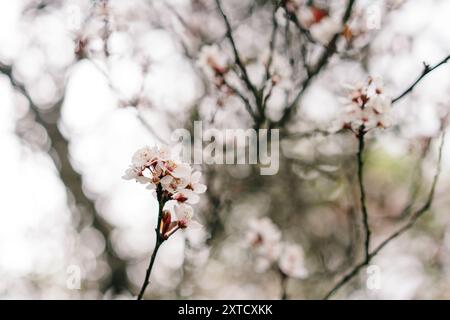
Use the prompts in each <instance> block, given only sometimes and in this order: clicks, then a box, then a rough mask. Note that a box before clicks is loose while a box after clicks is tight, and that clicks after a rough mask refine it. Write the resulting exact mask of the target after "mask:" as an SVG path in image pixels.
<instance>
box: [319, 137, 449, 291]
mask: <svg viewBox="0 0 450 320" xmlns="http://www.w3.org/2000/svg"><path fill="white" fill-rule="evenodd" d="M444 143H445V131H443V132H442V137H441V144H440V146H439V154H438V160H437V166H436V172H435V175H434V178H433V182H432V184H431V189H430V192H429V193H428V197H427V200H426V201H425V203H424V204H423V205H422V206H421V207H420V208H419V209H418V210H417V211H416V212H415V213H414V214H413V215H412V216H411V218H410V220H409V222H408V223H407V224H405V225H404V226H403V227H401V228H400V229H398V230H397V231H395V232H394V233H392V234H391V235H390V236H389V237H387V238H386V239H385V240H384V241H383V242H381V243H380V244H379V245H378V246H377V247H376V248H375V249H374V250H373V251H372V252H371V253H370V254H369V256H368V259H365V260H364V261H362V262H360V263H359V264H357V265H356V266H355V267H353V269H352V270H351V271H350V272H349V273H347V274H346V275H345V276H344V277H343V278H342V279H341V280H340V281H339V282H338V283H337V284H336V285H335V286H334V287H333V288H332V289H331V290H330V291H329V292H328V293H327V294H326V295H325V297H324V299H329V298H330V297H331V296H332V295H333V294H335V293H336V291H338V290H339V289H340V288H341V287H343V286H344V285H345V284H346V283H348V282H349V281H350V280H351V279H353V278H354V277H355V276H356V275H357V274H358V273H359V271H360V270H361V269H362V268H363V267H365V266H366V265H368V264H369V263H370V261H371V260H372V259H373V257H375V256H376V255H377V254H378V253H379V252H380V251H381V250H382V249H383V248H384V247H385V246H387V245H388V244H389V243H390V242H391V241H392V240H394V239H396V238H398V237H399V236H401V235H402V234H403V233H405V232H406V231H408V230H409V229H411V228H412V227H413V226H414V225H415V224H416V222H417V220H418V219H419V218H420V217H421V216H422V215H423V214H424V213H425V212H427V211H428V209H430V207H431V205H432V203H433V199H434V193H435V190H436V185H437V182H438V179H439V175H440V173H441V163H442V151H443V149H444Z"/></svg>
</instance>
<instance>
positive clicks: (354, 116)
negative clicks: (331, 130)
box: [338, 77, 392, 134]
mask: <svg viewBox="0 0 450 320" xmlns="http://www.w3.org/2000/svg"><path fill="white" fill-rule="evenodd" d="M348 89H349V93H348V96H347V97H346V98H345V99H344V112H343V114H342V116H341V119H340V120H339V124H338V127H339V128H338V129H341V128H348V129H351V130H352V131H353V132H354V133H355V134H359V131H360V130H363V131H364V132H367V131H369V130H371V129H374V128H377V127H378V128H387V127H389V126H391V124H392V119H391V106H392V99H391V98H390V97H389V96H388V95H386V94H385V93H384V89H383V85H382V83H381V80H380V79H374V78H371V77H369V78H368V80H367V82H366V83H358V84H356V85H353V86H350V87H349V88H348Z"/></svg>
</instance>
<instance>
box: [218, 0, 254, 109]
mask: <svg viewBox="0 0 450 320" xmlns="http://www.w3.org/2000/svg"><path fill="white" fill-rule="evenodd" d="M216 4H217V8H218V9H219V12H220V14H221V15H222V18H223V20H224V22H225V26H226V29H227V32H226V37H227V38H228V40H229V41H230V44H231V47H232V49H233V55H234V60H235V63H236V65H237V66H238V67H239V70H240V71H241V72H242V80H243V81H244V83H245V85H246V86H247V88H248V89H249V90H250V91H251V92H252V93H253V96H254V97H255V100H256V104H257V105H261V94H260V93H259V92H258V90H257V89H256V87H255V86H254V85H253V84H252V82H251V81H250V77H249V75H248V73H247V69H246V68H245V65H244V63H243V62H242V59H241V56H240V54H239V51H238V49H237V46H236V42H235V41H234V37H233V31H232V28H231V24H230V21H229V20H228V17H227V16H226V14H225V12H224V11H223V8H222V4H221V2H220V0H216Z"/></svg>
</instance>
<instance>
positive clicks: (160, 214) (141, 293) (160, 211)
mask: <svg viewBox="0 0 450 320" xmlns="http://www.w3.org/2000/svg"><path fill="white" fill-rule="evenodd" d="M156 195H157V197H158V206H159V209H158V222H157V224H156V228H155V234H156V242H155V249H153V253H152V256H151V258H150V263H149V265H148V268H147V271H146V273H145V279H144V283H143V284H142V287H141V290H140V291H139V295H138V297H137V300H142V298H143V297H144V293H145V289H147V286H148V285H149V283H150V275H151V273H152V269H153V264H154V263H155V259H156V255H157V253H158V250H159V247H160V246H161V245H162V244H163V242H164V238H163V236H162V234H161V230H160V227H161V220H162V217H163V207H164V200H163V190H162V186H161V184H158V186H157V187H156Z"/></svg>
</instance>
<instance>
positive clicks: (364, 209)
mask: <svg viewBox="0 0 450 320" xmlns="http://www.w3.org/2000/svg"><path fill="white" fill-rule="evenodd" d="M364 129H365V128H364V125H362V126H361V128H360V130H359V136H358V153H357V155H356V158H357V163H358V185H359V192H360V197H361V198H360V199H361V203H360V204H361V211H362V220H363V226H364V237H365V240H364V259H365V261H366V262H367V261H368V259H369V247H370V233H371V232H370V227H369V214H368V212H367V205H366V189H365V187H364V159H363V153H364V147H365V141H364Z"/></svg>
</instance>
